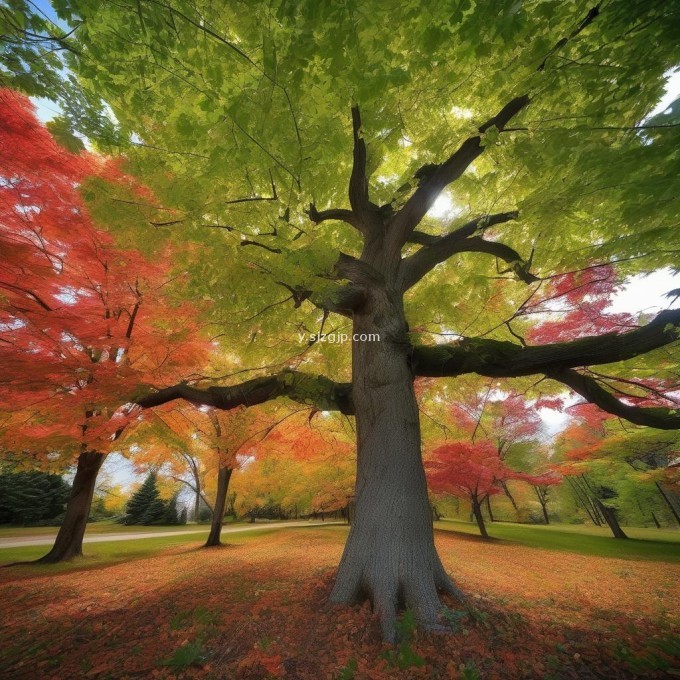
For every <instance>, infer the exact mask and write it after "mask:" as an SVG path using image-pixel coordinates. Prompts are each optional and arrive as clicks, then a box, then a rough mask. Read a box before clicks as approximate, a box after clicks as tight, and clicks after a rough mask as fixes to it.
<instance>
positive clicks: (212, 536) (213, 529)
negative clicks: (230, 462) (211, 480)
mask: <svg viewBox="0 0 680 680" xmlns="http://www.w3.org/2000/svg"><path fill="white" fill-rule="evenodd" d="M231 473H232V469H231V468H230V467H221V468H220V469H219V472H218V473H217V495H216V496H215V507H214V509H213V516H212V523H211V525H210V533H209V534H208V540H207V541H206V542H205V545H206V547H210V546H214V545H222V543H221V541H220V536H221V534H222V524H223V523H224V508H225V505H226V502H227V492H228V491H229V480H230V479H231Z"/></svg>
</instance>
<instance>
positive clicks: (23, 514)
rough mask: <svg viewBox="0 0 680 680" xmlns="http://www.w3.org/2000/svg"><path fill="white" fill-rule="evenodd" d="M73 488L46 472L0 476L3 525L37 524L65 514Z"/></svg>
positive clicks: (1, 522) (11, 473) (58, 477)
mask: <svg viewBox="0 0 680 680" xmlns="http://www.w3.org/2000/svg"><path fill="white" fill-rule="evenodd" d="M70 490H71V487H70V486H69V485H68V484H67V483H66V482H65V481H64V480H63V479H62V477H61V476H60V475H53V474H48V473H46V472H38V471H31V472H6V473H3V474H0V524H22V525H26V524H33V523H35V522H42V521H45V520H49V519H53V518H55V517H57V516H58V515H60V514H61V513H63V512H64V507H65V504H66V501H67V500H68V497H69V492H70Z"/></svg>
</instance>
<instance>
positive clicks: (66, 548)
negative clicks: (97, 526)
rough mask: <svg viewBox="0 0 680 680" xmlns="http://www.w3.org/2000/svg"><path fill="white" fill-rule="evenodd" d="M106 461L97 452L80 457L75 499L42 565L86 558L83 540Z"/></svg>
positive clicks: (68, 506)
mask: <svg viewBox="0 0 680 680" xmlns="http://www.w3.org/2000/svg"><path fill="white" fill-rule="evenodd" d="M105 458H106V455H104V454H102V453H97V452H96V451H86V452H84V453H81V454H80V456H78V467H77V468H76V476H75V478H74V479H73V487H72V488H71V496H70V498H69V500H68V505H67V506H66V515H65V517H64V521H63V522H62V524H61V527H59V533H58V534H57V538H56V540H55V541H54V545H53V546H52V550H50V551H49V552H48V553H47V555H45V556H44V557H41V558H40V559H39V560H37V561H38V562H43V563H47V564H53V563H55V562H61V561H63V560H70V559H72V558H73V557H80V556H81V555H82V554H83V536H85V527H86V526H87V518H88V516H89V514H90V506H91V505H92V496H93V495H94V487H95V485H96V483H97V474H98V472H99V469H100V468H101V466H102V463H103V462H104V459H105Z"/></svg>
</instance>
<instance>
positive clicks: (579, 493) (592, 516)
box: [567, 477, 602, 527]
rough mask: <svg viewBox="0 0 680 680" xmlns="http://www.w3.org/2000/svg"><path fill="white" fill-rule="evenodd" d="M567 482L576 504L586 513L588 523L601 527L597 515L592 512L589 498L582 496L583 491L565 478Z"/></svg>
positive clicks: (569, 479) (572, 481)
mask: <svg viewBox="0 0 680 680" xmlns="http://www.w3.org/2000/svg"><path fill="white" fill-rule="evenodd" d="M567 480H568V481H569V484H570V485H571V488H572V490H573V491H574V496H576V500H577V502H579V503H580V504H581V506H582V507H583V509H584V510H585V511H586V514H587V515H588V517H590V521H591V522H592V523H593V524H594V525H595V526H596V527H599V526H602V522H600V520H599V518H598V516H597V514H596V513H595V511H594V508H593V507H592V503H591V501H590V498H589V497H588V496H587V495H585V494H584V492H583V490H582V489H580V488H579V486H578V484H577V483H576V482H575V481H574V480H573V479H572V478H571V477H567Z"/></svg>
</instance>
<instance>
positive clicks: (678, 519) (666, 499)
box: [654, 482, 680, 524]
mask: <svg viewBox="0 0 680 680" xmlns="http://www.w3.org/2000/svg"><path fill="white" fill-rule="evenodd" d="M654 483H655V484H656V488H657V489H658V490H659V493H660V494H661V496H662V498H663V499H664V500H665V501H666V505H667V506H668V507H669V509H670V511H671V513H672V514H673V517H675V521H676V522H677V523H678V524H680V515H679V514H678V511H677V510H676V509H675V506H674V505H673V503H672V501H671V499H670V498H669V497H668V496H667V495H666V492H665V491H664V490H663V487H662V486H661V484H659V482H654Z"/></svg>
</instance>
